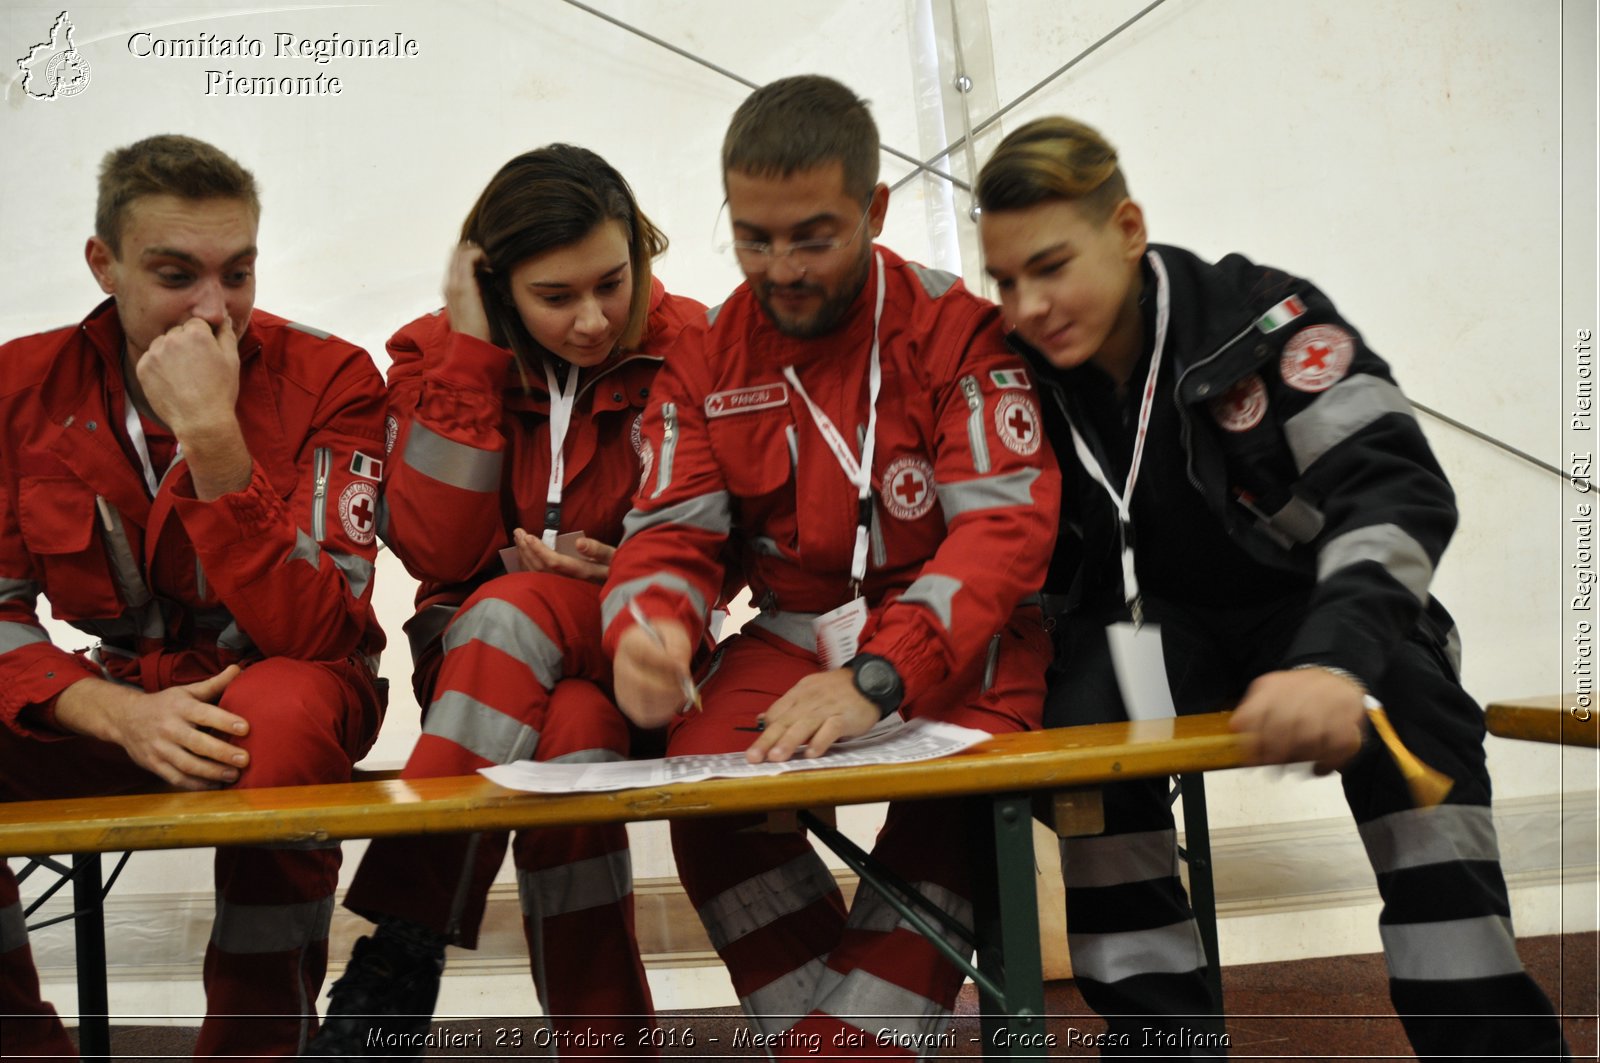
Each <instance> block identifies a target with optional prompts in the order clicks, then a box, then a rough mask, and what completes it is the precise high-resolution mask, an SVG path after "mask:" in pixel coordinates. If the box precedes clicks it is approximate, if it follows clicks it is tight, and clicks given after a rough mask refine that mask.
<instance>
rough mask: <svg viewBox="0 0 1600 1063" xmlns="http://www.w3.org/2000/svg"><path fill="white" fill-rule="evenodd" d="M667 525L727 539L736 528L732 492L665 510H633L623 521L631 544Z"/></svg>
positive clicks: (625, 538)
mask: <svg viewBox="0 0 1600 1063" xmlns="http://www.w3.org/2000/svg"><path fill="white" fill-rule="evenodd" d="M663 524H678V525H682V526H684V527H688V528H699V529H700V530H701V531H708V532H711V533H712V534H714V535H727V534H728V529H729V528H731V527H733V509H732V501H731V500H730V498H729V496H728V492H726V491H712V492H711V493H710V494H707V495H696V496H695V497H693V498H686V499H684V500H683V501H682V502H674V503H673V504H672V505H670V506H665V507H663V508H661V509H652V510H642V509H635V510H632V511H630V512H629V513H628V515H627V516H626V517H624V518H623V519H622V541H623V542H627V541H628V540H629V539H631V538H633V536H635V535H637V534H638V533H639V532H642V531H644V530H645V529H646V528H657V527H660V526H661V525H663Z"/></svg>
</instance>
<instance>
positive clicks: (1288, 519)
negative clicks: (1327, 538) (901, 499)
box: [1261, 495, 1328, 550]
mask: <svg viewBox="0 0 1600 1063" xmlns="http://www.w3.org/2000/svg"><path fill="white" fill-rule="evenodd" d="M1327 522H1328V518H1327V517H1325V516H1323V513H1322V510H1320V509H1318V508H1317V507H1316V506H1313V505H1312V504H1311V503H1310V502H1307V501H1306V500H1305V499H1304V498H1301V497H1300V496H1299V495H1294V496H1292V497H1291V498H1290V499H1289V501H1287V502H1285V503H1284V504H1283V508H1281V509H1279V510H1278V512H1276V513H1274V514H1272V515H1271V516H1270V517H1269V516H1266V515H1263V516H1262V517H1261V529H1262V530H1263V531H1265V532H1266V533H1267V534H1268V535H1270V536H1272V538H1273V539H1274V540H1275V541H1276V542H1277V543H1278V545H1280V546H1282V547H1283V548H1284V549H1285V550H1287V549H1288V548H1289V547H1291V546H1294V545H1295V544H1297V543H1309V542H1310V541H1311V540H1313V539H1315V538H1316V537H1317V536H1319V535H1321V534H1322V527H1323V525H1324V524H1326V523H1327Z"/></svg>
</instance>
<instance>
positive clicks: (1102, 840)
mask: <svg viewBox="0 0 1600 1063" xmlns="http://www.w3.org/2000/svg"><path fill="white" fill-rule="evenodd" d="M1177 876H1178V835H1177V832H1176V831H1173V830H1151V831H1142V832H1138V833H1134V834H1113V835H1105V836H1101V837H1093V838H1063V839H1061V879H1062V881H1063V882H1064V883H1065V884H1066V887H1067V888H1068V889H1097V888H1099V887H1102V886H1122V885H1125V884H1127V883H1130V882H1149V881H1151V880H1152V879H1165V878H1176V877H1177Z"/></svg>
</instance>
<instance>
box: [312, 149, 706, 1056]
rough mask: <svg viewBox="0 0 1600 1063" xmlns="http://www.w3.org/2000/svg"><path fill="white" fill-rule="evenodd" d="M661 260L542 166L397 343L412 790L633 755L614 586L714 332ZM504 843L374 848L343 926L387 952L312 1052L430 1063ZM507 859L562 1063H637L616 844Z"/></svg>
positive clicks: (392, 426)
mask: <svg viewBox="0 0 1600 1063" xmlns="http://www.w3.org/2000/svg"><path fill="white" fill-rule="evenodd" d="M666 246H667V240H666V237H665V236H663V235H662V233H661V232H660V231H659V230H658V229H656V228H655V226H653V225H652V224H651V223H650V221H649V220H648V219H647V218H646V217H645V216H644V214H643V213H642V212H641V211H640V210H639V208H638V204H637V203H636V202H635V200H634V197H633V193H632V191H631V190H630V189H629V187H628V184H627V182H626V181H625V180H624V179H623V178H622V176H621V175H620V174H619V173H617V171H616V170H615V169H613V168H612V167H611V166H609V165H608V164H607V163H606V162H605V161H604V160H603V159H601V158H600V157H599V156H597V155H595V154H594V153H593V152H591V151H587V150H585V149H583V148H577V147H572V146H570V145H565V144H554V145H550V146H548V147H544V148H539V149H537V150H535V151H530V152H527V153H526V154H523V155H520V156H518V157H517V158H515V159H512V160H511V161H510V162H508V163H507V164H506V165H505V166H504V167H502V168H501V170H500V172H499V173H497V174H496V175H495V176H494V178H493V180H491V181H490V182H489V185H488V187H487V188H485V189H484V191H483V194H482V195H481V196H479V198H478V202H477V204H476V205H475V206H474V207H473V208H472V212H471V213H470V214H469V215H468V216H467V219H466V222H465V224H464V225H463V226H462V231H461V244H460V246H459V247H458V248H457V249H456V251H455V253H454V254H453V255H452V256H451V260H450V266H449V271H448V273H447V275H446V278H445V298H446V304H447V305H446V306H445V307H444V308H443V309H442V310H438V311H435V312H434V313H433V314H430V315H427V316H424V317H421V318H418V319H417V320H416V321H413V322H412V323H411V324H409V325H407V326H405V327H404V328H402V329H401V330H400V331H399V332H398V333H396V334H395V336H394V338H393V339H391V340H390V341H389V352H390V354H391V355H392V356H393V358H394V365H393V366H392V368H391V369H390V371H389V422H388V434H389V439H390V443H391V446H390V457H389V459H388V461H389V465H390V468H389V470H388V475H387V476H386V477H385V479H386V481H387V483H386V488H385V498H384V506H383V511H382V514H381V516H380V533H381V534H382V536H383V538H384V540H385V542H387V543H388V544H389V546H390V547H391V548H392V549H393V550H394V552H395V553H396V554H397V555H398V556H399V557H400V559H401V560H402V561H404V562H405V565H406V567H407V569H409V570H410V571H411V573H412V574H413V575H415V576H416V577H417V578H419V579H420V580H422V581H423V584H422V588H421V590H420V592H419V594H418V599H417V606H418V608H417V613H416V615H415V616H414V617H413V618H412V619H411V621H410V623H408V624H407V625H406V630H407V634H408V635H409V636H410V639H411V645H412V655H413V659H414V662H415V671H414V684H415V686H416V690H417V698H418V702H419V703H420V704H422V705H424V706H426V708H425V709H424V714H423V734H422V737H421V738H420V739H419V740H418V742H417V746H416V749H415V750H414V751H413V752H412V754H411V758H410V760H409V761H408V762H407V764H406V767H405V770H404V772H403V773H402V777H406V778H418V777H428V776H440V775H462V774H469V773H471V772H473V771H475V770H477V769H478V768H481V767H484V766H485V765H489V764H501V763H506V762H509V761H514V760H523V759H528V758H533V759H536V760H540V761H567V762H572V761H595V760H615V759H621V758H623V757H625V756H627V754H628V747H629V729H628V726H627V724H626V723H625V721H624V719H623V717H622V716H621V714H620V713H619V712H618V711H617V709H616V707H615V705H614V704H613V701H612V695H611V667H610V662H609V661H608V660H607V658H606V655H605V654H604V653H603V652H601V647H600V595H599V591H600V584H601V583H602V582H603V581H604V580H605V577H606V574H607V571H608V568H609V561H610V557H611V554H612V549H613V546H614V545H615V544H616V543H617V542H618V540H620V539H621V537H622V523H623V517H624V516H625V515H626V514H627V512H628V507H629V501H630V499H631V497H632V494H633V490H634V487H635V486H636V484H637V483H638V479H639V475H640V473H639V470H640V460H639V446H640V443H639V419H640V416H641V415H642V413H643V411H644V407H645V405H646V403H647V401H648V399H649V396H650V385H651V381H652V380H653V378H654V377H655V373H656V370H657V369H658V368H659V367H660V366H661V363H662V358H663V355H664V353H665V352H666V350H667V348H668V347H669V346H670V345H671V344H672V341H673V340H674V338H675V337H676V336H677V334H678V332H679V331H680V330H681V329H682V328H683V327H684V326H685V325H686V324H688V323H689V322H691V321H693V320H695V319H697V318H700V317H702V316H703V314H704V311H705V308H704V306H702V305H701V304H699V303H697V302H695V301H694V300H692V299H686V298H683V297H680V296H674V295H670V294H668V293H667V292H666V291H665V290H664V289H663V288H662V287H661V285H660V283H659V282H657V281H655V280H653V279H652V277H651V271H650V264H651V260H652V259H653V258H654V257H655V256H657V255H659V254H661V253H662V252H663V251H664V250H665V249H666ZM506 841H507V835H505V834H503V833H493V834H488V833H485V834H477V835H437V836H429V837H417V838H394V839H384V840H380V841H376V842H374V843H373V845H372V846H371V848H370V849H369V850H368V852H367V855H366V857H365V859H364V860H363V861H362V863H361V867H360V869H359V871H358V872H357V874H356V877H355V881H354V883H353V884H352V886H351V888H350V892H349V895H348V896H347V898H346V901H345V903H346V905H347V906H348V907H349V908H350V909H351V910H353V911H356V912H358V913H360V914H362V915H364V916H366V917H368V918H371V919H373V920H374V921H375V922H376V923H377V930H376V931H375V933H374V934H373V935H372V936H371V937H369V938H363V939H362V940H360V941H358V942H357V943H356V948H355V953H354V955H353V956H352V957H351V961H350V966H349V969H348V970H347V971H346V973H345V975H344V977H343V978H341V979H340V980H339V981H338V982H337V983H336V984H335V985H334V987H333V988H332V990H331V991H330V993H329V996H330V998H331V1003H330V1005H329V1008H328V1019H327V1021H326V1024H325V1026H324V1028H323V1032H322V1034H321V1035H319V1037H318V1038H317V1040H316V1041H315V1042H314V1043H313V1045H312V1052H313V1053H314V1054H320V1055H336V1056H339V1055H347V1056H355V1055H366V1054H378V1055H394V1054H396V1050H397V1049H405V1048H407V1047H414V1048H415V1054H418V1055H420V1054H421V1048H422V1043H421V1041H420V1035H422V1034H423V1033H425V1032H426V1030H427V1027H428V1023H429V1020H430V1019H431V1017H432V1012H433V1006H434V1002H435V999H436V997H437V993H438V985H439V975H440V972H441V971H442V969H443V966H444V946H445V945H446V944H447V943H450V944H457V945H461V946H464V947H468V948H471V947H473V946H475V944H476V940H477V933H478V925H479V922H480V921H481V919H482V916H483V908H484V902H485V897H486V894H487V891H488V889H489V885H490V882H491V880H492V879H493V877H494V875H495V872H496V870H497V869H498V867H499V865H500V861H501V859H502V858H503V856H504V853H505V848H506ZM513 853H514V860H515V862H516V865H517V869H518V874H517V883H518V887H519V892H520V893H521V897H522V909H523V914H524V929H525V931H526V934H527V938H528V947H529V953H530V959H531V966H532V970H533V977H534V983H535V985H536V986H537V989H538V992H539V997H540V1000H541V1001H542V1003H543V1005H544V1008H545V1011H546V1013H547V1014H549V1015H550V1016H551V1022H552V1024H553V1028H554V1035H555V1037H554V1042H555V1045H556V1048H557V1050H558V1052H559V1053H560V1054H562V1055H567V1054H581V1053H582V1052H584V1051H585V1049H594V1048H600V1047H602V1046H604V1047H606V1048H607V1049H608V1050H611V1051H615V1050H616V1047H617V1042H616V1041H615V1040H614V1037H615V1036H616V1035H619V1034H620V1035H623V1036H624V1037H626V1038H627V1040H625V1041H624V1042H623V1044H625V1045H627V1046H629V1047H630V1048H631V1049H633V1050H635V1051H647V1050H648V1045H635V1044H634V1040H635V1038H634V1037H633V1035H634V1034H635V1033H636V1031H637V1029H638V1028H639V1027H640V1026H641V1025H645V1024H647V1022H648V1020H647V1019H642V1018H640V1017H643V1016H648V1015H649V1014H650V1012H651V1002H650V993H649V988H648V986H647V984H646V982H645V976H644V967H643V965H642V963H641V962H640V959H639V948H638V944H637V943H636V942H635V940H634V936H633V905H632V901H633V898H632V876H631V872H630V867H629V858H628V841H627V835H626V833H625V831H624V828H623V827H622V826H621V825H618V824H613V825H606V826H598V827H583V828H564V829H559V830H539V831H522V832H520V833H519V834H518V835H517V839H516V843H515V845H514V846H513ZM596 1016H599V1018H596ZM608 1016H609V1018H607V1017H608ZM577 1017H581V1018H577ZM373 1032H376V1033H377V1035H378V1036H376V1037H373V1036H369V1035H370V1034H372V1033H373ZM412 1041H415V1044H414V1045H413V1044H412ZM597 1042H598V1043H597Z"/></svg>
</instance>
